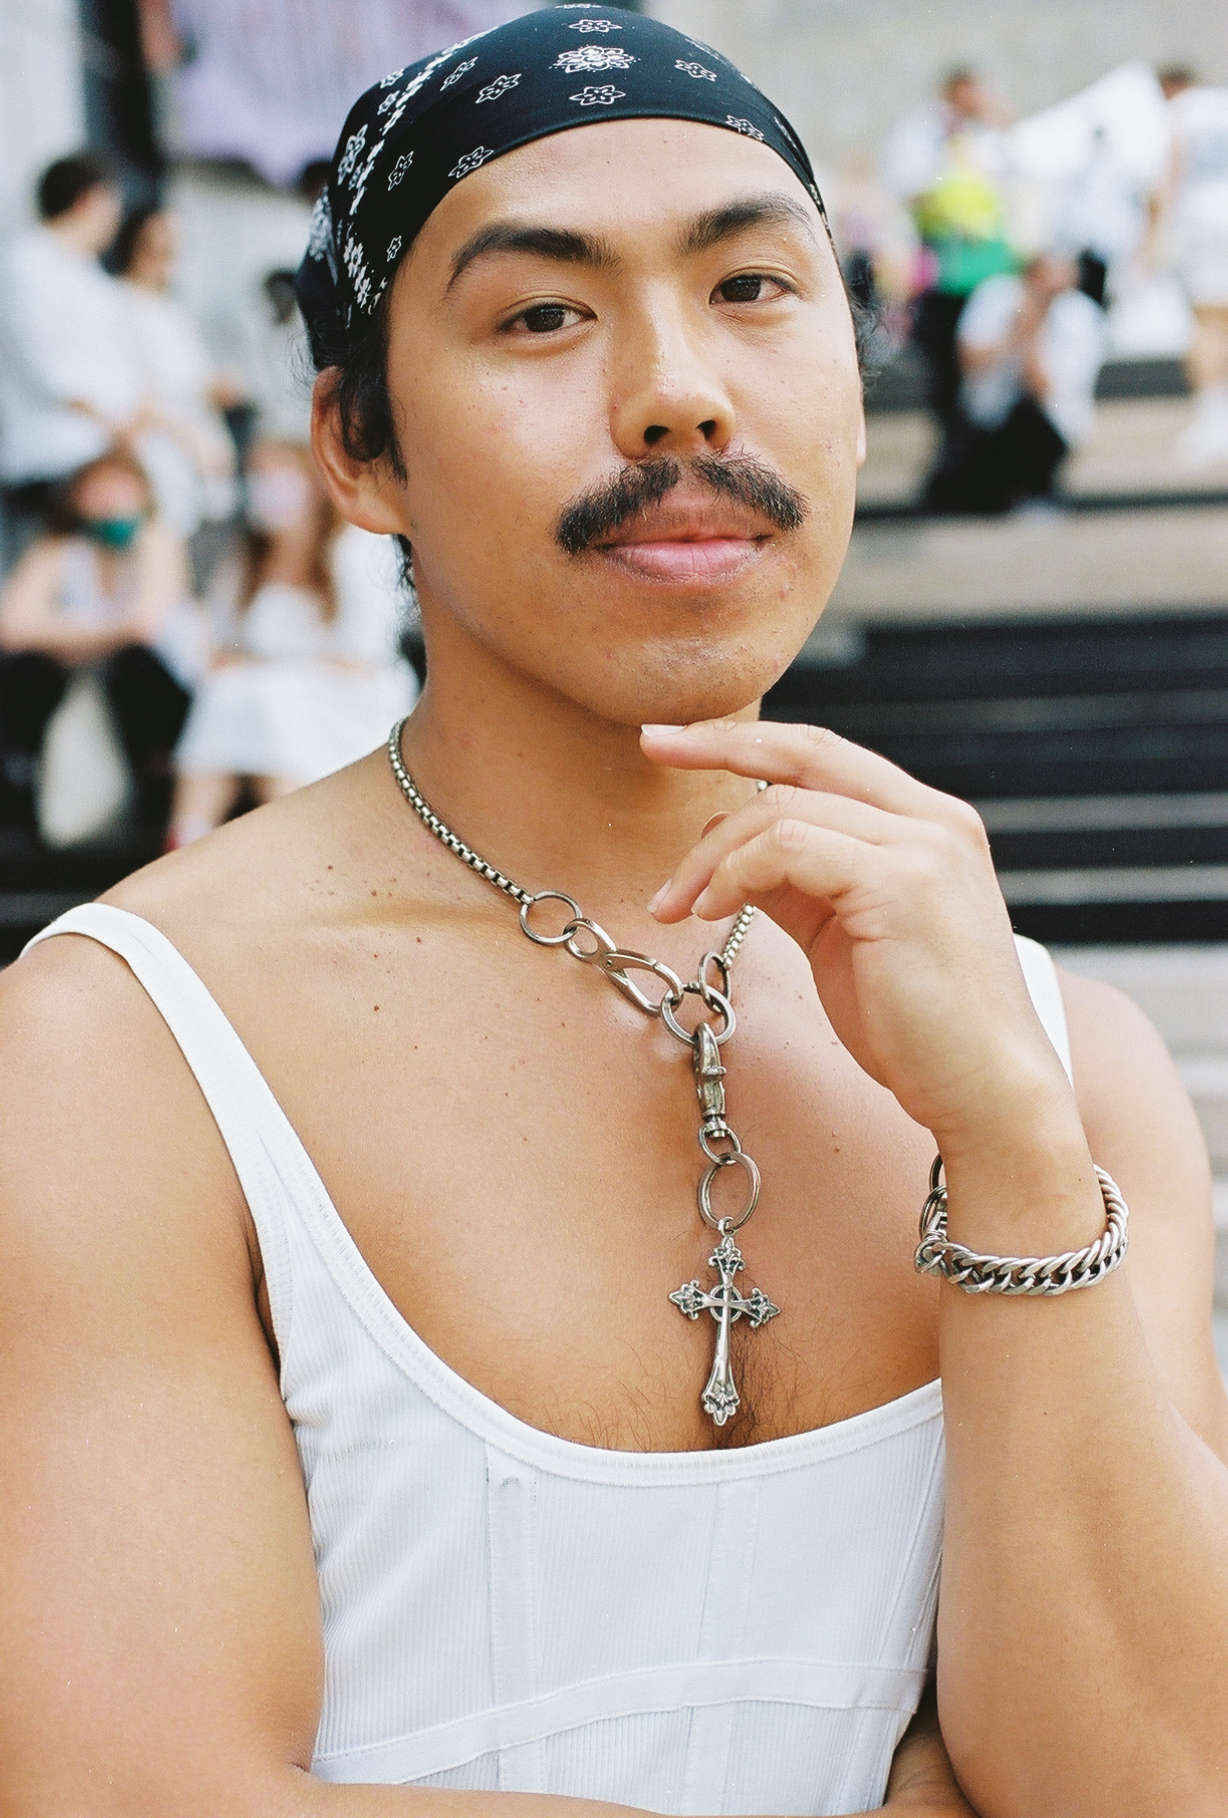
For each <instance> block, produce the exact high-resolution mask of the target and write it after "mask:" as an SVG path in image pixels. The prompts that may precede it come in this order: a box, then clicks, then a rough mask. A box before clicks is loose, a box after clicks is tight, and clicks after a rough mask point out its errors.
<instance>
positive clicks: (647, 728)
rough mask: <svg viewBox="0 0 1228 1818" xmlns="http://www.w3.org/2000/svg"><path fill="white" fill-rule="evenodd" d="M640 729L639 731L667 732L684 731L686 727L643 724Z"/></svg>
mask: <svg viewBox="0 0 1228 1818" xmlns="http://www.w3.org/2000/svg"><path fill="white" fill-rule="evenodd" d="M640 731H641V732H659V733H662V734H669V733H671V732H685V731H686V727H685V726H659V725H645V726H641V727H640Z"/></svg>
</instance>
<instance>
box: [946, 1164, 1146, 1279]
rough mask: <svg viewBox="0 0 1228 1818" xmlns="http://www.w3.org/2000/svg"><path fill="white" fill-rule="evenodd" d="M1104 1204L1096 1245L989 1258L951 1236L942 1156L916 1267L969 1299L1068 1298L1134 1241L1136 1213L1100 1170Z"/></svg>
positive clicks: (1110, 1269)
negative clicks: (991, 1296) (1102, 1225)
mask: <svg viewBox="0 0 1228 1818" xmlns="http://www.w3.org/2000/svg"><path fill="white" fill-rule="evenodd" d="M1096 1179H1097V1181H1098V1182H1099V1183H1100V1193H1101V1197H1102V1198H1103V1200H1104V1210H1105V1219H1106V1223H1105V1228H1104V1230H1103V1231H1102V1232H1101V1234H1100V1236H1099V1237H1098V1238H1097V1239H1096V1241H1095V1243H1091V1244H1085V1245H1084V1247H1083V1249H1081V1250H1065V1251H1063V1252H1062V1254H1061V1255H1060V1256H984V1255H982V1254H981V1252H980V1251H978V1250H969V1249H968V1248H967V1246H966V1245H965V1244H957V1243H954V1242H953V1241H952V1240H951V1238H949V1237H948V1236H947V1190H946V1187H945V1186H944V1185H943V1183H942V1157H941V1155H937V1156H935V1157H934V1165H933V1167H932V1168H931V1169H930V1191H929V1198H928V1199H927V1200H926V1202H925V1204H924V1206H923V1207H922V1208H921V1242H920V1243H919V1244H918V1246H917V1254H916V1257H915V1259H914V1260H915V1262H916V1266H917V1269H918V1271H919V1272H920V1273H921V1274H923V1275H938V1276H941V1277H942V1279H943V1280H944V1281H950V1282H954V1283H955V1285H956V1287H959V1288H963V1289H964V1291H965V1293H968V1294H1066V1293H1069V1291H1070V1289H1071V1288H1091V1287H1094V1286H1095V1284H1096V1283H1097V1282H1098V1281H1103V1280H1104V1278H1105V1276H1106V1275H1111V1274H1112V1273H1113V1270H1114V1269H1115V1268H1116V1267H1117V1266H1118V1264H1119V1263H1120V1262H1121V1261H1122V1260H1123V1258H1124V1257H1125V1254H1126V1246H1127V1244H1128V1243H1129V1241H1130V1237H1129V1225H1130V1208H1129V1207H1128V1206H1127V1204H1126V1202H1125V1200H1124V1199H1123V1198H1122V1196H1121V1191H1120V1189H1119V1188H1118V1185H1117V1182H1116V1181H1115V1180H1114V1179H1113V1177H1112V1175H1111V1174H1106V1173H1105V1171H1104V1169H1103V1168H1097V1169H1096Z"/></svg>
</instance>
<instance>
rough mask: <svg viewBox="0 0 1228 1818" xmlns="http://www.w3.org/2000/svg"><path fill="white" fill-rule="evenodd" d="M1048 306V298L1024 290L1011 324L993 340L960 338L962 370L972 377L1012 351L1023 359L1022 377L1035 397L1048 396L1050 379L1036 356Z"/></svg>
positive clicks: (1006, 358) (1010, 354)
mask: <svg viewBox="0 0 1228 1818" xmlns="http://www.w3.org/2000/svg"><path fill="white" fill-rule="evenodd" d="M1048 307H1049V300H1048V298H1047V297H1046V298H1037V297H1035V296H1033V295H1032V294H1031V292H1025V294H1024V297H1023V300H1022V302H1021V303H1020V305H1019V308H1018V310H1017V311H1016V313H1015V316H1014V318H1013V320H1012V322H1011V324H1010V327H1009V328H1008V329H1007V330H1006V332H1005V333H1004V334H1002V335H999V337H998V339H997V340H996V341H991V342H981V343H977V342H972V341H965V340H961V341H960V343H959V360H960V365H961V366H962V368H963V370H964V371H965V372H966V373H968V374H969V375H970V376H972V377H973V378H975V377H977V376H978V375H979V374H981V373H984V372H989V371H990V370H992V368H993V367H995V366H998V365H1000V364H1001V363H1002V362H1003V361H1004V360H1009V359H1010V358H1011V356H1012V355H1013V354H1020V355H1021V356H1022V359H1023V377H1024V383H1025V385H1026V386H1027V388H1028V391H1029V392H1030V393H1031V394H1032V396H1033V397H1034V398H1041V399H1043V398H1047V397H1048V395H1049V391H1050V386H1049V379H1048V376H1047V374H1046V373H1045V370H1044V368H1043V366H1042V365H1041V362H1040V359H1039V348H1038V343H1039V337H1040V331H1041V329H1042V328H1043V327H1044V323H1045V315H1046V313H1047V310H1048Z"/></svg>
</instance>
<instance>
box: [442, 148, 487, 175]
mask: <svg viewBox="0 0 1228 1818" xmlns="http://www.w3.org/2000/svg"><path fill="white" fill-rule="evenodd" d="M494 155H495V154H494V152H493V151H492V150H491V148H490V146H489V145H475V146H474V148H473V150H472V151H467V152H466V153H465V155H464V157H463V158H458V159H457V161H456V163H455V164H454V165H453V166H452V168H451V170H450V171H449V172H448V175H449V176H450V177H451V178H452V180H453V181H454V182H456V183H459V182H460V179H461V178H462V177H467V176H468V175H469V172H470V171H471V170H476V169H477V168H478V166H479V164H485V162H486V160H487V158H493V157H494Z"/></svg>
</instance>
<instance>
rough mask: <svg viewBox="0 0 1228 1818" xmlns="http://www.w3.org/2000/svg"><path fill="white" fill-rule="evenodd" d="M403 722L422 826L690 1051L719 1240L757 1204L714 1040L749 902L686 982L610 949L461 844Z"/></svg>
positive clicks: (395, 747)
mask: <svg viewBox="0 0 1228 1818" xmlns="http://www.w3.org/2000/svg"><path fill="white" fill-rule="evenodd" d="M404 725H405V721H404V720H400V721H398V723H397V724H396V725H395V726H394V727H393V729H392V731H391V732H390V733H389V735H388V762H389V763H390V764H391V766H392V774H393V776H394V777H395V778H396V780H397V782H398V784H399V785H400V788H401V793H402V794H403V795H404V797H405V799H406V801H407V802H408V803H409V805H410V807H411V808H412V809H413V811H414V813H415V814H416V815H417V816H418V819H419V820H420V821H421V822H422V823H423V825H424V826H426V827H428V828H429V829H430V831H431V832H432V833H433V834H434V835H435V838H436V839H437V840H439V841H440V842H441V843H442V844H443V845H445V846H446V847H447V848H448V851H449V852H454V853H455V854H456V856H457V858H458V859H461V860H463V862H464V863H465V864H466V865H468V867H469V869H470V870H471V871H476V872H477V874H478V876H479V877H484V878H485V879H486V881H487V883H488V884H494V886H495V887H496V889H498V890H502V891H503V893H504V895H505V896H510V897H511V898H512V900H513V902H516V903H519V905H520V926H521V928H522V929H523V930H524V932H525V934H527V935H528V937H529V939H530V940H531V941H533V942H534V944H535V945H536V946H538V947H563V948H565V949H566V951H567V952H568V953H569V954H570V955H571V957H572V958H573V959H577V960H579V961H581V963H582V964H584V965H592V964H593V963H594V962H596V964H597V966H598V969H599V970H600V971H602V972H604V973H605V976H606V977H607V978H608V979H609V981H610V983H611V984H612V985H614V986H615V987H616V988H617V989H618V990H619V991H621V992H622V994H623V996H624V997H625V998H626V999H627V1001H628V1002H629V1003H632V1004H634V1005H635V1007H636V1009H637V1010H641V1011H643V1013H644V1015H645V1016H654V1017H658V1018H659V1019H660V1020H661V1022H662V1023H664V1025H665V1027H666V1028H667V1029H668V1030H669V1032H670V1034H671V1035H672V1036H674V1037H675V1039H676V1040H677V1041H680V1042H682V1043H683V1044H684V1046H686V1047H688V1048H689V1049H690V1050H691V1060H692V1065H693V1067H694V1069H695V1089H696V1092H697V1094H698V1097H699V1108H700V1127H699V1146H700V1148H701V1149H702V1151H703V1153H704V1155H705V1156H706V1157H707V1161H708V1166H707V1167H706V1168H705V1170H704V1173H703V1176H702V1178H701V1180H700V1182H699V1187H698V1189H697V1200H698V1205H699V1214H700V1217H701V1218H702V1219H703V1220H704V1223H705V1224H708V1225H711V1226H712V1227H713V1228H714V1229H715V1230H717V1231H719V1232H720V1234H721V1236H722V1237H725V1236H727V1235H728V1234H729V1233H730V1232H733V1231H737V1230H738V1229H740V1227H741V1226H742V1225H744V1224H745V1223H746V1221H747V1219H748V1218H749V1217H750V1216H751V1213H752V1212H753V1211H754V1210H755V1207H756V1206H757V1205H758V1203H759V1170H758V1168H757V1167H756V1166H755V1163H754V1162H753V1161H752V1160H751V1158H750V1156H749V1155H747V1154H746V1153H745V1152H744V1151H743V1148H742V1145H741V1143H740V1142H739V1141H738V1138H737V1136H736V1135H735V1134H734V1132H733V1131H732V1130H731V1129H730V1127H729V1125H728V1124H727V1123H726V1121H725V1088H724V1086H723V1085H722V1084H721V1081H722V1079H723V1077H724V1073H725V1069H724V1067H723V1066H722V1065H721V1061H720V1044H721V1043H724V1042H727V1041H728V1040H729V1037H730V1036H731V1035H732V1034H733V1032H734V1030H735V1028H736V1027H737V1019H736V1017H735V1016H734V1013H733V1004H732V1002H731V1001H730V995H729V984H730V977H729V975H730V971H731V969H732V967H733V962H734V959H735V958H736V957H737V953H738V949H739V948H740V947H741V945H742V942H743V941H744V940H745V939H746V931H747V929H748V928H749V927H750V925H751V922H752V921H753V920H754V916H755V911H754V907H753V905H752V904H750V903H744V904H743V906H742V908H741V909H740V910H739V911H738V915H737V917H736V919H735V921H734V924H733V927H732V928H731V929H730V931H729V938H728V940H727V941H726V942H725V945H724V946H723V947H722V948H721V950H720V952H719V953H716V952H709V953H705V954H703V955H702V956H701V958H700V961H699V966H698V968H697V973H696V976H695V977H694V978H693V979H692V980H691V982H690V984H687V985H684V984H683V982H682V980H681V979H680V978H679V976H678V974H677V973H676V972H675V971H673V970H672V968H671V967H669V966H667V965H666V964H665V962H664V961H663V960H658V959H653V958H652V956H651V954H647V953H637V952H635V951H634V950H632V949H629V948H623V947H619V946H617V945H616V943H615V942H614V941H613V940H611V938H610V936H609V935H608V934H607V933H606V931H605V929H604V928H603V927H602V926H601V924H600V923H599V922H594V921H592V920H591V919H590V918H589V917H588V916H587V915H585V914H583V912H582V911H581V909H580V905H579V904H578V903H577V902H576V900H575V898H574V897H572V896H568V894H567V892H566V891H565V890H539V891H538V892H537V893H536V894H533V893H532V892H531V891H528V890H524V889H522V888H521V886H520V885H519V884H514V883H513V882H512V880H511V878H510V877H505V876H504V875H503V873H502V871H500V870H499V869H498V867H497V866H495V865H492V864H490V863H489V862H488V861H487V860H486V859H484V858H482V856H481V855H480V854H479V853H477V852H475V851H474V850H473V848H472V846H467V845H466V844H465V842H464V840H463V839H461V837H460V835H459V834H458V833H454V832H453V831H452V829H451V827H449V825H448V823H447V822H446V821H445V820H444V819H443V818H442V816H441V815H438V814H436V813H435V810H434V809H433V808H432V807H431V805H430V803H429V802H428V801H427V799H426V797H425V796H424V795H423V794H422V792H421V790H420V789H419V788H418V785H417V784H416V783H415V782H414V779H413V777H412V776H411V775H410V774H409V771H408V770H407V769H406V767H405V764H404V762H403V760H402V757H401V731H402V728H403V727H404ZM759 787H760V788H761V789H762V788H764V787H766V785H765V784H762V783H761V784H760V785H759ZM539 903H561V904H562V905H563V906H564V908H565V909H566V910H567V911H568V916H567V920H566V922H565V923H564V924H563V926H562V928H560V929H559V931H558V933H556V934H541V933H539V932H538V931H537V930H536V929H534V928H533V927H532V926H531V925H530V924H531V918H532V913H533V911H534V909H536V907H537V906H538V904H539ZM580 934H583V935H585V936H587V937H588V938H587V941H586V942H585V944H583V945H581V944H579V943H578V942H577V939H576V937H577V935H580ZM632 972H648V973H651V974H652V976H653V977H654V978H657V979H659V980H660V982H661V983H662V984H663V985H664V987H665V989H664V991H663V992H662V994H661V996H660V997H659V998H656V999H653V998H651V997H649V996H648V993H647V992H646V991H644V990H643V989H642V988H641V986H639V985H638V984H636V982H635V980H634V979H632V978H631V977H629V976H628V975H629V974H630V973H632ZM713 972H717V973H719V974H720V985H719V987H718V986H717V985H715V984H713V983H712V980H711V977H710V975H711V973H713ZM688 996H689V997H697V998H698V999H699V1001H700V1003H701V1004H702V1005H703V1006H704V1009H705V1010H707V1011H709V1012H710V1013H711V1016H712V1018H713V1021H708V1020H707V1019H704V1020H702V1021H701V1022H700V1023H699V1024H698V1026H697V1027H696V1028H695V1029H694V1030H690V1029H687V1028H685V1027H684V1026H683V1024H682V1023H680V1022H679V1021H678V1019H677V1017H676V1016H675V1015H674V1012H675V1011H676V1010H678V1009H680V1008H681V1006H682V1000H683V998H684V997H688ZM717 1020H719V1023H720V1033H719V1034H718V1033H717V1030H716V1028H715V1027H714V1022H715V1021H717ZM714 1143H728V1144H729V1147H728V1149H714V1148H713V1147H712V1145H713V1144H714ZM726 1168H741V1169H742V1171H743V1173H744V1174H745V1175H746V1202H745V1204H744V1206H743V1208H742V1211H741V1212H740V1214H739V1215H738V1217H737V1218H717V1216H716V1214H715V1213H714V1212H713V1210H712V1187H713V1183H714V1182H715V1180H716V1179H717V1176H718V1175H719V1174H721V1173H722V1172H723V1170H724V1169H726ZM739 1266H740V1265H739ZM756 1291H757V1290H756ZM769 1304H770V1303H769Z"/></svg>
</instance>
